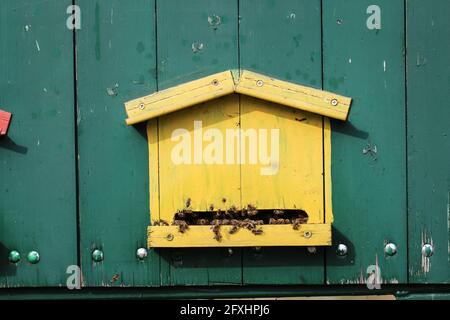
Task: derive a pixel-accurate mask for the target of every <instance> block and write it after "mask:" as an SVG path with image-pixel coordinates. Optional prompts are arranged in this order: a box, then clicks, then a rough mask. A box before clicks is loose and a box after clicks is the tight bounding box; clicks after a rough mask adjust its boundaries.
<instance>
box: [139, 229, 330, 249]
mask: <svg viewBox="0 0 450 320" xmlns="http://www.w3.org/2000/svg"><path fill="white" fill-rule="evenodd" d="M231 228H232V226H222V227H221V228H220V234H221V235H222V238H221V240H220V241H217V240H215V239H214V233H213V232H212V231H211V226H190V227H189V229H188V230H187V231H186V232H184V233H181V232H179V231H178V227H177V226H157V227H149V228H148V246H149V247H159V248H161V247H166V248H173V247H186V248H195V247H224V248H228V247H267V246H271V247H284V246H329V245H331V225H330V224H303V225H301V226H300V227H299V228H298V230H294V229H293V228H292V225H262V226H259V227H258V229H260V230H262V234H260V235H255V234H253V233H252V232H251V231H250V230H247V229H241V230H238V231H237V232H236V233H234V234H230V233H229V231H230V230H231Z"/></svg>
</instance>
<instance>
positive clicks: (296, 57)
mask: <svg viewBox="0 0 450 320" xmlns="http://www.w3.org/2000/svg"><path fill="white" fill-rule="evenodd" d="M239 4H240V7H239V15H240V18H241V19H240V28H239V44H240V46H239V49H240V50H239V52H240V54H239V57H240V67H241V68H243V69H248V70H253V71H255V72H259V73H263V74H268V75H271V76H274V77H276V78H278V79H282V80H286V81H292V82H295V83H298V84H302V85H306V86H311V87H315V88H319V89H320V88H321V83H322V72H321V35H320V34H321V32H320V29H321V27H320V25H321V22H320V21H321V12H320V1H318V0H314V1H309V0H305V1H304V0H302V1H269V0H264V1H256V0H251V1H239ZM274 26H277V27H274ZM280 30H283V31H282V32H280ZM323 261H324V260H323V251H322V250H321V249H320V248H319V249H318V250H317V253H315V254H310V253H308V251H307V249H306V248H263V249H262V250H261V251H255V250H254V249H253V248H248V249H244V255H243V282H244V283H245V284H288V283H295V284H312V283H313V284H323V283H324V264H323Z"/></svg>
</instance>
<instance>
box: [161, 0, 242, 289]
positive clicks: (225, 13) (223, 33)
mask: <svg viewBox="0 0 450 320" xmlns="http://www.w3.org/2000/svg"><path fill="white" fill-rule="evenodd" d="M156 7H157V32H158V87H159V90H161V89H165V88H167V87H171V86H174V85H176V84H180V83H183V82H186V81H189V80H194V79H198V78H201V77H203V76H206V75H210V74H213V73H216V72H220V71H224V70H228V69H234V68H237V62H238V51H237V37H238V34H237V25H238V21H237V19H238V13H237V1H219V0H214V1H211V0H210V1H207V0H201V1H195V2H190V3H189V4H187V3H186V2H185V1H182V0H169V1H157V6H156ZM161 252H162V254H163V257H164V259H163V260H162V264H161V279H162V283H163V284H164V285H211V284H240V283H241V250H239V249H233V253H232V254H230V253H229V252H228V250H226V249H225V250H224V249H217V248H211V249H184V250H183V249H176V250H175V249H174V250H162V251H161Z"/></svg>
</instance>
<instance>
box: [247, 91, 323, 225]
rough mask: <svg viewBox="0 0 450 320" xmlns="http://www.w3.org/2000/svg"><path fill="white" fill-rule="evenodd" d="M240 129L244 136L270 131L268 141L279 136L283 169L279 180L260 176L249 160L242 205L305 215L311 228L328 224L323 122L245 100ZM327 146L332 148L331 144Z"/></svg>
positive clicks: (310, 115) (298, 112)
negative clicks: (274, 132) (274, 131)
mask: <svg viewBox="0 0 450 320" xmlns="http://www.w3.org/2000/svg"><path fill="white" fill-rule="evenodd" d="M241 126H242V130H243V132H245V131H246V130H252V129H257V130H258V128H264V129H268V134H267V135H268V136H269V137H270V131H271V130H272V129H278V130H279V165H278V170H277V172H276V173H275V174H273V175H261V165H254V164H249V162H248V159H246V163H244V164H242V168H241V175H242V178H241V181H242V203H243V205H244V206H246V205H247V204H252V205H255V206H256V208H258V209H302V210H305V211H306V213H307V214H308V216H309V222H310V223H323V221H324V215H323V208H324V205H323V192H324V186H323V175H322V172H323V157H322V134H323V132H322V117H321V116H319V115H316V114H313V113H310V112H304V111H301V110H298V109H294V108H288V107H285V106H282V105H279V104H276V103H271V102H267V101H263V100H260V99H255V98H252V97H247V96H242V97H241ZM244 142H245V143H248V141H247V140H244ZM271 143H273V141H272V142H271ZM326 143H327V144H330V141H329V139H327V140H326ZM260 149H261V148H260ZM268 150H271V146H270V147H269V148H268ZM273 171H275V169H273Z"/></svg>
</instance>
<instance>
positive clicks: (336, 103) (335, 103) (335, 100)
mask: <svg viewBox="0 0 450 320" xmlns="http://www.w3.org/2000/svg"><path fill="white" fill-rule="evenodd" d="M331 105H332V106H333V107H336V106H337V105H338V101H337V99H331Z"/></svg>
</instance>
